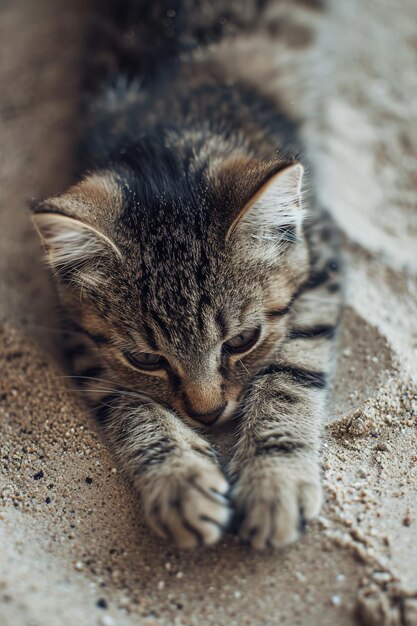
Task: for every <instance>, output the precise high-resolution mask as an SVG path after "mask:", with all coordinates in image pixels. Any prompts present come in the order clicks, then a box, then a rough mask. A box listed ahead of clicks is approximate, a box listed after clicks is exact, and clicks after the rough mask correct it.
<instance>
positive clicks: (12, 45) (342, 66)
mask: <svg viewBox="0 0 417 626" xmlns="http://www.w3.org/2000/svg"><path fill="white" fill-rule="evenodd" d="M87 13H88V11H87V8H86V7H85V5H84V4H83V3H81V1H79V2H75V1H70V0H62V1H61V2H60V3H53V2H52V0H36V1H33V2H30V1H29V0H26V1H23V2H20V3H13V2H11V0H6V2H3V4H2V6H1V8H0V42H1V44H0V45H1V48H2V53H3V54H0V77H1V85H2V90H1V103H0V137H1V157H0V250H1V256H0V321H1V326H0V372H1V376H0V444H1V463H0V467H1V475H0V624H1V626H70V625H71V626H72V625H73V624H77V626H91V625H98V626H112V625H113V626H133V625H141V626H142V625H143V626H157V625H161V626H162V625H164V626H165V625H171V624H175V625H178V626H181V625H184V626H185V625H190V626H191V625H198V626H201V625H207V626H215V625H220V626H223V625H225V626H226V625H227V626H232V625H239V626H240V625H254V624H256V625H260V626H261V625H265V626H266V625H271V624H280V625H281V624H288V625H290V626H296V625H298V624H300V625H301V624H302V625H308V626H326V625H329V626H330V625H332V626H348V625H353V624H357V623H358V622H359V620H360V621H361V623H363V624H367V625H369V626H397V625H398V626H416V625H417V542H416V540H415V537H416V530H417V499H416V491H417V482H416V478H417V477H416V473H417V418H416V412H417V401H416V386H415V383H416V379H417V374H416V371H417V368H416V362H417V319H416V310H417V308H416V307H417V279H416V274H417V240H416V234H417V211H416V198H417V174H416V173H417V71H416V68H417V34H416V33H417V5H416V3H414V2H413V0H401V1H400V2H398V3H397V4H395V5H394V4H388V3H385V2H379V3H377V2H374V1H372V2H368V3H361V2H359V0H352V1H351V2H342V1H338V2H333V3H332V9H331V11H330V12H329V14H327V15H326V16H325V17H324V18H323V19H322V22H321V23H320V26H319V29H318V30H319V33H318V38H317V41H316V42H315V44H314V46H315V50H316V52H315V54H316V56H317V66H316V70H315V72H316V73H313V74H312V76H313V78H314V79H315V81H314V82H315V89H316V92H317V93H316V94H315V96H317V100H318V101H319V106H318V108H317V111H315V113H314V115H312V119H311V120H310V121H309V123H308V124H307V126H306V129H305V135H306V140H307V145H308V153H309V157H310V159H311V161H312V162H313V163H314V167H315V171H316V176H317V189H318V193H319V197H320V201H321V202H322V203H323V204H324V205H325V206H326V207H328V209H329V210H330V211H331V212H332V213H333V214H334V216H335V218H336V220H337V221H338V223H339V225H340V227H341V229H342V232H343V252H344V256H345V261H346V274H347V276H346V281H347V293H346V306H345V309H344V314H343V323H342V330H341V337H340V352H339V355H340V356H339V359H338V366H337V373H336V377H335V383H334V390H333V394H332V399H331V406H330V410H329V415H330V419H329V422H328V423H327V425H326V428H325V433H324V439H323V472H324V481H325V486H326V503H325V506H324V508H323V511H322V515H321V517H320V518H319V520H317V521H316V522H315V523H313V524H312V525H311V526H310V527H309V529H308V532H307V533H306V535H305V536H304V537H303V538H302V540H301V541H300V542H299V543H297V544H296V545H294V546H291V547H289V548H288V549H286V550H284V551H282V552H276V553H265V554H263V553H261V554H259V553H254V552H251V551H250V550H249V549H248V548H246V547H245V546H242V545H241V544H239V543H238V542H237V541H236V539H235V538H234V537H231V536H230V537H226V538H225V539H224V540H223V541H222V542H221V543H220V544H219V545H218V546H215V547H213V548H210V549H201V550H196V551H193V552H183V551H179V550H176V549H175V548H173V547H172V546H170V545H168V544H166V543H164V542H162V541H160V540H158V539H157V538H155V536H154V535H152V533H151V532H150V531H149V530H148V529H147V527H146V526H145V524H144V522H143V519H142V513H141V508H140V504H139V503H137V502H135V501H134V499H133V497H132V494H131V492H130V489H129V486H128V485H127V484H126V482H125V481H124V479H123V477H122V476H121V475H120V474H119V473H118V471H117V468H116V467H115V466H114V462H113V460H112V458H111V456H110V455H109V453H108V452H107V450H106V447H105V446H104V444H103V443H102V442H101V439H100V436H99V433H98V431H97V429H96V426H95V424H94V421H93V420H92V418H91V417H90V416H89V415H88V413H87V412H86V409H85V406H84V405H83V402H82V396H80V394H79V393H77V391H76V390H75V389H74V388H72V387H71V385H70V384H69V382H68V380H67V379H66V378H65V376H66V375H67V372H66V371H65V370H64V369H63V368H62V366H61V365H60V360H59V354H60V350H59V326H60V319H59V314H58V311H57V306H56V300H55V297H54V292H53V289H52V288H51V285H50V281H49V277H48V275H47V272H46V271H45V269H44V268H43V267H42V263H41V253H40V245H39V242H38V240H37V236H36V234H35V233H34V231H33V228H32V226H31V223H30V219H29V212H28V211H27V208H26V206H27V203H28V200H30V198H32V197H42V196H44V195H46V194H51V193H54V192H57V191H59V190H60V189H62V188H63V187H64V186H65V184H66V183H67V182H68V180H69V178H70V175H71V167H72V163H73V155H74V152H73V151H74V145H75V141H76V128H77V125H76V111H77V93H78V69H79V57H80V54H81V48H82V40H83V36H84V32H85V28H86V21H87ZM300 54H302V52H301V51H300Z"/></svg>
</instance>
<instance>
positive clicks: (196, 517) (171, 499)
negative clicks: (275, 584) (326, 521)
mask: <svg viewBox="0 0 417 626" xmlns="http://www.w3.org/2000/svg"><path fill="white" fill-rule="evenodd" d="M228 492H229V484H228V482H227V481H226V479H225V477H224V476H223V474H222V472H221V470H220V468H219V467H218V466H217V465H216V464H215V463H213V462H212V461H210V460H209V459H206V458H202V457H201V456H199V455H198V454H190V455H188V456H187V455H185V456H184V457H182V458H175V459H171V460H169V461H166V462H165V463H164V467H160V468H159V471H158V473H154V475H153V477H150V479H148V480H147V484H146V486H145V488H144V489H143V490H142V496H143V500H144V505H145V514H146V517H147V520H148V523H149V525H150V526H151V527H152V528H153V530H155V532H156V533H157V534H158V535H160V536H161V537H163V538H165V539H170V540H172V541H173V542H174V543H175V544H176V545H177V546H178V547H180V548H192V547H194V546H198V545H210V544H213V543H216V542H217V541H218V540H219V539H220V538H221V536H222V535H223V533H224V531H225V530H226V529H227V527H228V525H229V522H230V519H231V514H232V509H231V503H230V500H229V497H228Z"/></svg>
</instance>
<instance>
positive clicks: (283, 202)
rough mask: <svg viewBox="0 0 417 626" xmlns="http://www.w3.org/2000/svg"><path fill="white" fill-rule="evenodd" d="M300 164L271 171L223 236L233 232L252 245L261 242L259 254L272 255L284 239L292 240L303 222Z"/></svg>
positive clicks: (302, 169) (297, 234) (296, 236)
mask: <svg viewBox="0 0 417 626" xmlns="http://www.w3.org/2000/svg"><path fill="white" fill-rule="evenodd" d="M303 172H304V168H303V166H302V165H301V164H299V163H295V164H291V165H288V166H287V167H285V168H284V169H281V170H279V171H278V172H276V173H273V174H271V175H270V176H269V177H268V178H267V179H266V180H265V181H264V182H262V183H261V184H260V186H258V188H257V190H256V191H255V193H254V194H253V195H252V197H251V198H250V199H249V200H248V201H247V202H245V203H244V205H243V207H242V208H241V209H240V210H238V212H237V214H236V215H235V217H234V219H233V221H232V224H231V225H230V227H229V230H228V233H227V237H228V238H230V237H231V236H232V234H234V233H235V234H236V236H238V237H239V238H243V240H246V241H248V243H251V245H254V243H255V241H258V242H259V243H260V244H262V252H263V255H267V254H268V252H270V253H271V254H273V255H274V256H276V254H277V251H279V249H280V247H282V245H283V244H284V242H286V241H296V240H297V238H298V236H299V233H300V227H301V224H302V221H303V217H304V212H303V209H302V205H301V182H302V177H303Z"/></svg>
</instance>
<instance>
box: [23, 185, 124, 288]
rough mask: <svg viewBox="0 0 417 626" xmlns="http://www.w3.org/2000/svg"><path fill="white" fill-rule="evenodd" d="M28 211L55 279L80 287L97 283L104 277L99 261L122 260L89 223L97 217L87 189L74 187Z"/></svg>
mask: <svg viewBox="0 0 417 626" xmlns="http://www.w3.org/2000/svg"><path fill="white" fill-rule="evenodd" d="M80 189H81V191H80ZM90 191H91V190H90ZM90 195H91V194H90ZM96 201H97V195H96ZM31 208H32V210H33V216H32V220H33V223H34V225H35V228H36V230H37V231H38V233H39V236H40V238H41V240H42V242H43V245H44V248H45V251H46V257H47V260H48V264H49V265H50V267H51V268H52V269H53V270H54V272H55V274H56V275H57V277H58V278H61V279H63V280H66V281H68V280H69V281H70V282H71V283H73V284H79V285H84V286H86V285H93V284H100V283H102V282H103V278H104V277H103V275H102V273H101V272H100V264H101V261H104V260H106V259H110V258H112V257H113V258H119V259H120V258H122V254H121V252H120V250H119V248H118V247H117V245H116V244H115V243H114V242H113V241H112V240H111V238H110V237H108V236H107V235H106V234H105V233H104V232H103V230H102V229H101V228H100V227H99V226H98V224H92V223H89V222H91V221H93V220H92V215H94V221H96V222H97V221H99V217H100V215H97V210H96V212H95V213H94V207H92V206H91V197H90V203H89V202H88V188H87V186H80V185H77V186H75V187H73V188H71V189H69V190H68V191H67V192H66V193H65V194H62V195H60V196H57V197H56V198H50V199H48V200H46V201H43V202H40V203H38V204H33V205H32V207H31ZM95 208H96V209H97V207H95Z"/></svg>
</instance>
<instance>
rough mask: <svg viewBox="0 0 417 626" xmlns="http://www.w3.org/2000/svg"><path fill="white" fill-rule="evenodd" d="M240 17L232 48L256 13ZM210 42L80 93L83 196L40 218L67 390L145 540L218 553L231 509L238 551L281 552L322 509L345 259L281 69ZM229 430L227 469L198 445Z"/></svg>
mask: <svg viewBox="0 0 417 626" xmlns="http://www.w3.org/2000/svg"><path fill="white" fill-rule="evenodd" d="M218 5H219V6H217V0H216V11H214V8H213V11H214V13H215V15H217V11H218V10H219V11H220V8H221V6H220V5H221V0H218ZM106 6H107V3H106ZM158 6H159V5H158ZM192 6H193V15H194V11H195V12H196V13H195V15H199V16H200V18H201V19H202V20H203V22H204V19H203V17H202V14H200V13H199V10H200V9H199V7H200V8H201V7H202V6H203V5H202V4H201V2H197V0H196V2H194V1H193V3H192ZM239 7H240V3H239ZM247 8H248V15H247V19H248V21H247V22H245V24H244V25H243V26H242V28H243V29H244V31H245V33H246V32H247V29H248V28H249V23H250V22H251V21H252V17H251V16H252V15H253V12H255V13H256V12H257V11H258V12H260V15H259V20H258V21H259V23H261V22H262V20H263V19H264V18H265V16H266V14H267V12H268V11H269V8H268V3H257V2H253V3H252V2H249V3H248V7H247ZM249 8H250V10H249ZM155 10H156V9H155ZM134 13H135V12H133V13H132V14H131V15H133V14H134ZM203 13H204V12H203ZM238 13H239V11H238ZM264 13H265V15H264ZM179 14H181V15H182V18H181V19H183V20H185V21H186V23H187V28H188V27H189V26H190V24H189V22H188V21H187V19H188V18H187V12H183V13H181V12H179ZM220 14H221V12H220ZM233 14H234V13H233V11H232V15H233ZM129 15H130V14H129ZM173 15H174V14H173ZM119 17H120V16H119ZM106 19H107V18H106ZM149 19H151V18H149ZM153 19H154V16H153V17H152V20H153ZM173 19H174V18H173ZM216 19H217V18H216ZM265 19H266V18H265ZM128 22H129V20H128ZM212 26H213V24H212ZM119 27H121V25H120V24H119V25H118V28H119ZM131 27H132V24H131V23H129V28H131ZM143 27H144V26H143V24H142V25H141V27H140V28H141V29H142V28H143ZM153 27H155V23H154V22H152V28H153ZM213 28H214V27H213ZM107 30H109V29H107ZM162 30H163V29H162ZM180 30H181V29H179V31H180ZM132 32H133V31H132ZM158 32H159V31H158ZM172 32H176V31H175V29H174V31H172ZM209 32H210V33H212V32H213V33H217V34H216V35H215V37H214V39H213V38H212V37H211V35H210V36H207V39H204V38H203V39H202V40H201V41H200V44H199V45H197V46H196V47H193V49H192V50H190V49H188V48H187V46H186V45H185V47H184V45H183V44H182V43H181V42H180V43H179V44H178V46H179V47H178V50H179V51H180V52H179V53H178V56H176V57H175V52H174V50H175V49H176V48H175V46H174V45H173V47H171V46H170V47H169V50H170V53H169V54H168V57H170V56H172V57H173V58H172V59H170V60H168V58H167V57H164V58H165V63H161V65H160V66H158V63H157V61H158V59H157V57H156V56H155V54H151V56H150V57H149V58H151V57H152V68H154V69H153V70H152V72H153V73H152V72H151V73H149V68H148V69H147V71H145V72H144V73H143V72H142V73H141V69H140V67H139V65H138V67H137V68H136V74H135V78H134V79H132V80H126V79H124V78H122V77H120V76H119V78H118V79H117V80H116V81H114V80H113V81H111V82H110V83H109V84H108V85H107V87H104V88H102V89H101V90H100V91H98V92H89V95H88V98H87V100H88V101H89V105H88V107H87V109H86V113H85V138H84V141H83V144H82V148H83V160H82V166H81V173H80V181H79V182H78V183H77V184H75V185H73V186H72V187H71V188H70V189H68V190H67V191H66V192H65V193H63V194H61V195H59V196H57V197H54V198H49V199H48V200H46V201H43V202H40V203H38V204H37V205H35V207H34V211H35V213H34V221H35V224H36V226H37V228H38V231H39V233H40V235H41V238H42V239H43V241H44V243H45V247H46V250H47V251H48V254H49V257H48V258H49V263H50V265H51V268H52V270H53V272H54V274H55V278H56V280H57V286H58V291H59V295H60V298H61V302H62V304H63V307H64V308H65V309H66V311H67V313H68V315H69V318H70V319H71V320H72V332H71V333H69V344H68V353H69V357H70V359H71V361H72V364H73V365H72V367H73V371H74V373H75V375H76V377H77V379H78V384H79V387H80V389H81V391H82V393H83V394H85V396H86V398H87V400H88V402H89V403H90V405H91V406H93V407H94V409H95V413H96V416H97V420H98V422H99V424H100V427H101V429H102V431H103V435H104V437H105V438H106V440H107V441H108V443H109V445H110V447H111V448H112V450H113V453H114V455H115V457H116V458H117V460H118V463H119V465H120V467H121V468H122V469H123V470H124V471H125V472H126V474H127V475H128V477H129V478H130V480H131V482H132V486H133V488H134V489H136V490H137V491H138V492H139V493H140V495H141V497H142V500H143V504H144V510H145V515H146V518H147V519H148V521H149V523H150V525H151V526H152V528H154V530H155V531H156V532H157V533H158V534H159V535H160V536H162V537H165V538H167V539H170V540H172V541H174V542H175V543H176V544H177V545H179V546H184V547H191V546H194V545H200V544H203V545H204V544H211V543H214V542H216V541H218V540H219V538H220V537H221V536H222V534H223V533H224V531H225V530H226V529H227V527H228V526H229V525H230V523H231V520H232V517H233V514H234V513H235V519H236V520H237V521H238V522H239V523H238V525H237V529H238V533H239V535H240V536H241V538H242V539H243V540H245V541H248V542H249V543H250V544H251V545H252V546H253V547H255V548H265V547H279V546H282V545H286V544H287V543H289V542H291V541H293V540H294V539H295V538H296V537H297V536H298V534H299V532H300V530H301V529H302V528H303V527H304V522H305V521H306V520H309V519H311V518H312V517H314V516H315V515H316V514H317V512H318V510H319V508H320V503H321V486H320V475H319V447H320V430H321V421H322V418H323V415H324V413H325V410H326V393H327V387H328V384H329V379H330V377H331V358H332V346H333V344H334V340H335V337H336V335H337V324H338V319H339V312H340V299H341V293H342V289H341V282H340V262H339V259H338V254H337V252H338V249H339V245H338V242H337V236H336V234H335V229H334V226H333V224H332V222H331V219H330V218H329V216H328V215H327V214H326V212H325V211H323V210H322V209H321V208H320V207H318V206H316V205H315V202H314V198H313V196H312V194H311V193H310V194H309V195H308V198H307V196H306V195H305V194H304V190H305V189H307V187H308V185H306V184H302V180H301V179H302V174H303V171H304V168H305V165H306V164H305V162H304V159H302V158H301V157H300V154H301V153H302V145H301V142H300V139H299V135H298V128H297V124H296V122H295V121H294V120H293V119H291V118H290V117H289V116H288V112H286V111H284V110H283V106H282V105H281V102H284V101H285V102H287V101H288V97H289V96H288V94H286V95H287V96H288V97H287V98H285V97H284V98H283V99H282V100H280V102H278V101H277V100H276V99H274V98H272V97H271V89H270V84H269V82H268V85H266V84H264V83H263V82H262V80H263V79H262V80H261V77H265V76H269V77H271V76H272V73H273V71H275V70H274V68H270V72H269V74H268V71H267V69H268V68H267V67H266V65H267V59H268V58H270V57H271V55H270V52H269V51H268V49H267V48H265V47H262V46H265V43H264V38H262V37H260V38H259V45H260V46H261V47H260V48H259V50H258V52H257V54H256V55H255V56H254V57H253V59H252V61H253V62H255V59H262V67H261V66H260V67H259V72H257V71H252V70H253V63H252V64H251V72H250V73H247V74H246V75H245V67H246V66H245V63H246V61H243V60H242V63H241V64H239V63H238V62H236V56H235V55H236V51H237V50H239V49H240V48H241V45H242V41H241V40H240V39H239V37H238V36H237V35H236V33H234V35H233V37H232V38H230V39H228V38H227V37H225V38H222V37H221V36H220V34H219V32H218V31H217V30H216V29H214V30H212V29H211V27H210V29H209ZM141 41H142V43H143V42H144V41H146V38H145V39H143V40H141ZM181 41H182V40H181ZM255 41H256V38H251V46H253V45H254V43H255ZM158 42H159V43H158V45H159V44H160V40H158ZM123 45H124V44H123ZM143 45H145V44H143ZM161 45H162V44H161ZM116 48H117V46H116ZM122 49H123V46H121V47H120V51H119V52H120V54H121V55H122V56H121V57H117V59H116V61H117V62H115V63H111V62H110V63H109V67H118V68H119V69H120V65H121V64H123V63H122V61H123V58H124V57H123V54H122V52H123V50H122ZM162 49H164V50H165V48H164V47H163V46H162V48H161V50H162ZM220 51H221V54H220ZM110 52H111V50H109V53H110ZM125 52H126V51H125ZM165 52H166V50H165ZM161 54H162V52H161ZM127 56H128V59H129V64H128V65H129V75H130V76H131V75H132V63H133V61H134V55H133V56H132V55H131V54H129V55H127ZM238 56H239V55H238ZM126 58H127V57H126ZM141 58H147V56H146V54H145V53H144V54H142V57H141ZM161 58H162V57H161ZM283 58H284V57H283ZM107 60H109V59H107ZM155 63H156V65H155ZM271 72H272V73H271ZM268 80H269V79H268ZM84 168H85V169H84ZM306 171H307V172H308V169H307V170H306ZM305 177H306V178H307V179H308V174H306V175H305ZM307 183H308V181H307ZM230 419H235V422H236V426H237V432H236V444H235V447H234V449H233V450H232V452H231V460H230V464H229V467H228V468H227V470H226V472H224V471H223V470H222V469H221V467H220V465H219V463H218V460H217V458H216V455H215V453H214V451H213V449H212V447H211V446H210V445H209V444H208V443H207V441H206V440H205V438H204V430H207V429H213V428H214V427H215V425H217V424H220V423H222V422H225V421H227V420H230Z"/></svg>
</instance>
